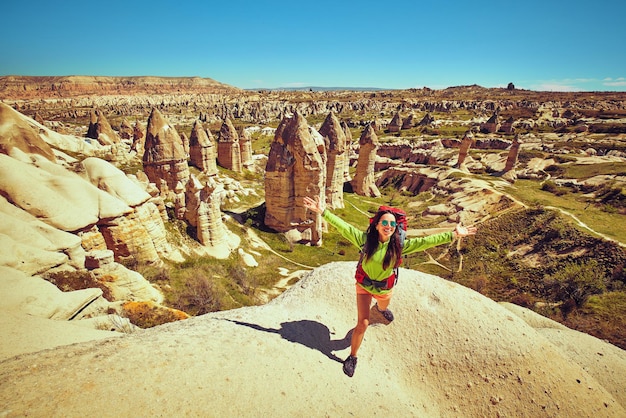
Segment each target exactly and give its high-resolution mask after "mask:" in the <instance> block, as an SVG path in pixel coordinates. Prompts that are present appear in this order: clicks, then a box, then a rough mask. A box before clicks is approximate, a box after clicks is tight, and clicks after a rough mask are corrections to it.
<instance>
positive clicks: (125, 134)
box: [119, 118, 133, 139]
mask: <svg viewBox="0 0 626 418" xmlns="http://www.w3.org/2000/svg"><path fill="white" fill-rule="evenodd" d="M119 135H120V138H122V139H133V127H132V126H130V123H129V122H128V120H126V118H124V119H123V120H122V123H121V124H120V129H119Z"/></svg>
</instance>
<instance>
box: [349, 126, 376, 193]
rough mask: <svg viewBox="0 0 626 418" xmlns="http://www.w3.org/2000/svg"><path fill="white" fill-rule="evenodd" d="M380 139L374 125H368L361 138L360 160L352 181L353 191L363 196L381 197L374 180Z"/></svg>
mask: <svg viewBox="0 0 626 418" xmlns="http://www.w3.org/2000/svg"><path fill="white" fill-rule="evenodd" d="M377 149H378V137H377V136H376V132H374V128H373V127H372V124H368V125H367V127H366V128H365V130H364V131H363V133H362V134H361V137H360V138H359V158H358V160H357V163H356V173H355V174H354V179H353V180H352V189H353V190H354V192H355V193H356V194H359V195H362V196H370V197H379V196H380V191H378V188H377V187H376V183H375V180H374V164H375V163H376V150H377Z"/></svg>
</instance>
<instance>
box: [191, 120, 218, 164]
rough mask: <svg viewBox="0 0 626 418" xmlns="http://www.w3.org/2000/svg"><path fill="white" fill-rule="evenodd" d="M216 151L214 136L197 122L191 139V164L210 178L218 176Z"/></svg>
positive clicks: (192, 130) (192, 129)
mask: <svg viewBox="0 0 626 418" xmlns="http://www.w3.org/2000/svg"><path fill="white" fill-rule="evenodd" d="M216 158H217V155H216V149H215V143H214V140H213V135H211V131H209V130H208V129H204V126H203V125H202V122H200V120H196V121H195V122H194V124H193V127H192V128H191V136H190V137H189V159H190V161H191V164H192V165H193V166H195V167H197V168H198V169H199V170H200V171H203V172H204V173H206V174H207V175H209V176H213V175H215V174H217V162H216Z"/></svg>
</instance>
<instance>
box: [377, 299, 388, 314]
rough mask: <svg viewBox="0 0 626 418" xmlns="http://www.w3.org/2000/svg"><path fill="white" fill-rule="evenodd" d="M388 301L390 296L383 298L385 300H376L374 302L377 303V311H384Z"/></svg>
mask: <svg viewBox="0 0 626 418" xmlns="http://www.w3.org/2000/svg"><path fill="white" fill-rule="evenodd" d="M389 302H391V298H389V299H385V300H381V299H379V300H377V301H376V304H377V305H378V310H379V311H386V310H387V308H388V307H389Z"/></svg>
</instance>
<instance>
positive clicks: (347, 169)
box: [341, 121, 352, 182]
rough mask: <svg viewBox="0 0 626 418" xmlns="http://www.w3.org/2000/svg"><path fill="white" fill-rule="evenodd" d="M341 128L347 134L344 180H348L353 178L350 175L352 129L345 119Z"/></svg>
mask: <svg viewBox="0 0 626 418" xmlns="http://www.w3.org/2000/svg"><path fill="white" fill-rule="evenodd" d="M341 128H342V129H343V132H344V133H345V134H346V160H345V168H344V170H343V181H344V182H347V181H351V180H352V177H351V176H350V148H351V145H352V131H350V127H349V126H348V124H347V123H346V122H345V121H343V122H341Z"/></svg>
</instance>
